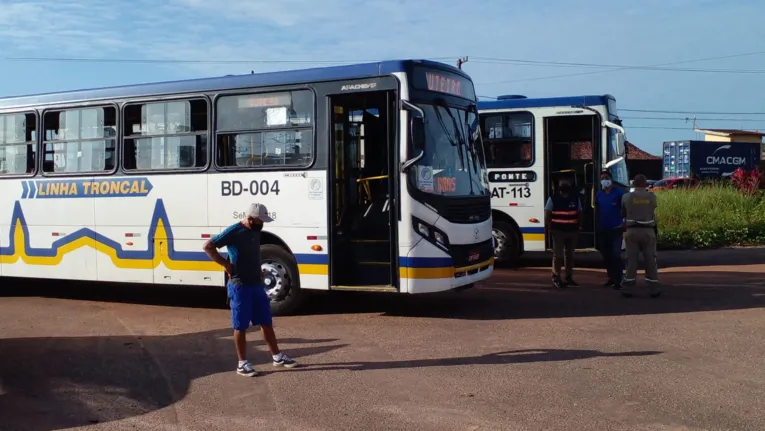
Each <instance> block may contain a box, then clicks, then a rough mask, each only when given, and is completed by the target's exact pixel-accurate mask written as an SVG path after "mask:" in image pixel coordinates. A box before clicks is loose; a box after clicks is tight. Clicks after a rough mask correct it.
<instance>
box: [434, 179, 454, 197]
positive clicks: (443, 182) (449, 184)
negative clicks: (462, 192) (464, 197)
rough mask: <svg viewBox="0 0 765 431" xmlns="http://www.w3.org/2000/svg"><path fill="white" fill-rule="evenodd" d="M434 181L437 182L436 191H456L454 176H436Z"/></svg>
mask: <svg viewBox="0 0 765 431" xmlns="http://www.w3.org/2000/svg"><path fill="white" fill-rule="evenodd" d="M436 183H437V184H438V191H439V192H441V193H453V192H456V191H457V178H456V177H447V176H442V177H437V178H436Z"/></svg>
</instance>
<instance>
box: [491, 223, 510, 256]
mask: <svg viewBox="0 0 765 431" xmlns="http://www.w3.org/2000/svg"><path fill="white" fill-rule="evenodd" d="M491 233H492V235H494V254H495V255H496V254H497V253H501V252H502V251H503V250H504V249H505V244H506V243H507V237H506V236H505V233H504V232H502V231H501V230H499V229H492V230H491Z"/></svg>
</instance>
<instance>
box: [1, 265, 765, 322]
mask: <svg viewBox="0 0 765 431" xmlns="http://www.w3.org/2000/svg"><path fill="white" fill-rule="evenodd" d="M577 280H578V282H579V283H580V284H581V285H582V286H581V287H578V288H570V289H566V290H556V289H553V288H552V287H551V286H550V273H549V270H546V269H530V268H525V269H518V270H496V271H495V272H494V275H493V276H492V277H491V278H490V279H489V280H488V281H486V282H484V283H481V284H479V285H478V286H477V287H476V288H474V289H472V290H468V291H463V292H445V293H438V294H427V295H397V294H390V293H361V292H316V293H314V294H312V295H311V297H310V300H309V301H308V303H307V304H306V305H305V306H304V307H303V308H302V309H301V310H300V314H302V315H332V314H357V313H375V314H382V315H388V316H402V317H423V318H445V319H465V320H508V319H531V318H560V317H592V316H619V315H642V314H663V313H689V312H698V311H715V310H738V309H751V308H763V307H765V277H763V275H762V274H761V273H754V272H751V273H743V272H710V271H705V272H701V271H698V272H670V273H665V274H662V275H661V280H662V283H663V284H664V291H663V292H664V293H663V296H662V297H661V298H658V299H649V298H648V295H647V292H646V291H645V289H644V288H643V287H641V286H640V285H639V287H638V289H637V296H636V297H635V298H631V299H625V298H622V297H621V295H620V294H619V292H617V291H615V290H613V289H609V288H604V287H600V284H601V283H602V282H603V281H604V280H603V275H602V274H601V273H600V272H593V271H582V272H580V273H579V274H578V275H577ZM179 291H182V292H183V294H179ZM2 292H3V295H4V296H42V297H51V298H63V299H78V300H90V301H101V302H121V303H134V304H148V305H158V306H178V307H189V308H210V309H221V310H225V309H226V308H227V306H226V304H225V292H224V291H223V290H222V289H215V288H188V287H166V286H151V285H149V286H136V285H114V284H109V285H104V284H98V283H73V282H56V283H50V282H37V281H29V280H20V281H19V280H17V281H16V282H15V283H14V284H13V285H6V286H5V287H4V288H3V290H2Z"/></svg>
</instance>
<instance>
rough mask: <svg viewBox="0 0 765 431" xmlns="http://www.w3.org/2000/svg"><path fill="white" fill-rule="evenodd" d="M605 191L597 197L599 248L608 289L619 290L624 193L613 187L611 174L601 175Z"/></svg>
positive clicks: (607, 172)
mask: <svg viewBox="0 0 765 431" xmlns="http://www.w3.org/2000/svg"><path fill="white" fill-rule="evenodd" d="M600 185H601V186H602V188H603V190H601V191H599V192H598V194H597V195H595V208H596V210H597V214H598V248H599V249H600V254H601V255H602V256H603V263H604V264H605V267H606V272H607V273H608V281H607V282H606V283H605V284H604V286H607V287H613V288H618V287H619V286H620V285H621V282H622V271H623V269H624V263H623V262H622V226H623V225H624V219H623V218H622V215H621V204H622V196H624V191H622V190H620V189H618V188H615V187H614V186H613V177H612V176H611V172H609V171H603V172H601V174H600Z"/></svg>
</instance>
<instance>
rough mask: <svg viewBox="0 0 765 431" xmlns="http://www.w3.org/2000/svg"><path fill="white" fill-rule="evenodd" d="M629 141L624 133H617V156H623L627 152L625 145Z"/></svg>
mask: <svg viewBox="0 0 765 431" xmlns="http://www.w3.org/2000/svg"><path fill="white" fill-rule="evenodd" d="M626 141H627V139H626V138H625V137H624V133H622V132H617V133H616V155H617V156H623V155H624V153H625V152H626V148H625V143H626Z"/></svg>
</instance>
